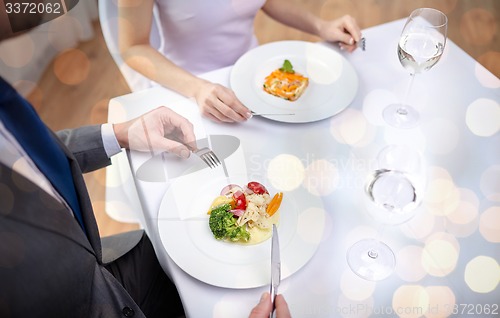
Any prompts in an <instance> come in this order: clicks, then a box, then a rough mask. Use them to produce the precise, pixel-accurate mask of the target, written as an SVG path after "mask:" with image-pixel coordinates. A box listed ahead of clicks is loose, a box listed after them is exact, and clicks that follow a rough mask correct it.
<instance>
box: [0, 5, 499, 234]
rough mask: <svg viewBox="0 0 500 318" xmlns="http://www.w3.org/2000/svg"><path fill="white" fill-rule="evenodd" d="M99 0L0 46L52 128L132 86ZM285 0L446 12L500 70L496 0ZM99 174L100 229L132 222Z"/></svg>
mask: <svg viewBox="0 0 500 318" xmlns="http://www.w3.org/2000/svg"><path fill="white" fill-rule="evenodd" d="M98 1H116V0H84V1H80V2H79V4H78V5H77V7H75V8H74V9H73V10H71V11H70V12H69V13H68V14H67V15H65V16H63V17H60V18H58V19H56V20H53V21H51V22H49V23H47V24H45V25H42V26H41V27H40V28H37V29H35V30H33V31H31V32H29V33H28V34H25V35H23V36H22V37H19V38H15V39H12V40H9V41H5V42H3V43H2V44H1V45H0V75H1V76H2V77H4V78H5V79H7V80H8V81H10V82H11V83H12V84H13V85H15V87H16V88H17V89H18V90H19V91H20V92H21V93H22V94H23V95H24V96H26V97H27V98H28V100H29V101H30V102H31V103H32V104H33V105H34V106H35V108H36V109H37V111H38V113H39V114H40V116H41V117H42V119H43V120H44V121H45V122H46V123H47V124H48V125H49V127H50V128H52V129H53V130H59V129H64V128H73V127H78V126H82V125H90V124H100V123H104V122H106V121H107V107H108V102H109V100H110V99H111V98H113V97H116V96H119V95H124V94H127V93H129V92H130V89H129V87H128V86H127V84H126V82H125V80H124V79H123V77H122V75H121V73H120V71H119V70H118V68H117V66H116V64H115V63H114V61H113V60H112V58H111V56H110V54H109V51H108V50H107V47H106V43H105V42H104V39H103V36H102V33H101V25H100V21H99V18H98V16H99V14H98ZM289 1H290V2H294V3H298V4H300V5H301V6H303V7H304V8H305V10H309V11H311V12H314V13H316V14H317V15H319V16H321V17H323V18H325V19H334V18H337V17H340V16H342V15H344V14H350V15H352V16H353V17H354V18H355V19H356V20H357V22H358V24H359V25H360V27H361V28H362V29H366V28H369V27H371V26H375V25H378V24H382V23H385V22H390V21H393V20H397V19H401V18H405V17H406V16H408V15H409V13H410V12H411V11H412V10H413V9H416V8H419V7H432V8H436V9H438V10H441V11H443V12H444V13H445V14H446V15H447V16H448V19H449V26H448V37H449V39H450V40H452V41H453V42H455V44H457V45H458V46H459V47H461V48H462V49H463V50H464V51H465V52H466V53H467V54H469V55H470V56H472V57H473V58H474V59H475V60H476V61H478V63H480V64H482V65H483V66H484V67H486V68H487V69H488V70H489V71H490V72H492V73H493V74H494V75H496V76H497V77H500V38H499V37H500V31H499V26H500V22H499V20H500V1H499V0H412V1H408V0H289ZM255 33H256V35H257V38H258V40H259V41H260V43H261V44H264V43H268V42H272V41H279V40H305V41H318V40H319V39H318V38H316V37H313V36H311V35H308V34H305V33H302V32H300V31H296V30H294V29H290V28H288V27H285V26H283V25H281V24H278V23H276V22H274V21H272V20H271V19H270V18H268V17H267V16H266V15H265V14H263V13H259V14H258V16H257V18H256V21H255ZM366 41H367V50H368V52H369V49H370V46H376V45H384V43H372V42H370V39H366ZM394 58H396V48H394ZM166 106H168V105H166ZM105 178H106V174H105V170H104V169H102V170H100V171H96V172H93V173H89V174H87V175H85V180H86V183H87V187H88V189H89V192H90V196H91V200H92V204H93V206H94V210H95V213H96V217H97V221H98V224H99V228H100V232H101V235H102V236H105V235H110V234H115V233H120V232H124V231H128V230H131V229H136V228H138V225H137V224H133V223H121V222H118V221H116V220H113V219H112V218H110V217H109V216H108V215H107V214H106V212H105V210H104V199H105Z"/></svg>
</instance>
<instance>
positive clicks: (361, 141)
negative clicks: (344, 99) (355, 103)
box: [330, 108, 375, 147]
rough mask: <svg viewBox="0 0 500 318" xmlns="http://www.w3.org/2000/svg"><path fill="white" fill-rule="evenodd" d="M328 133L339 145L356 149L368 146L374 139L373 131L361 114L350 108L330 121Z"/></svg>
mask: <svg viewBox="0 0 500 318" xmlns="http://www.w3.org/2000/svg"><path fill="white" fill-rule="evenodd" d="M330 133H331V134H332V136H333V137H334V138H335V140H337V141H338V142H339V143H343V144H348V145H351V146H356V147H361V146H365V145H367V144H369V143H370V142H371V141H372V140H373V138H374V137H375V129H374V127H373V126H372V125H369V124H368V122H367V120H366V118H365V116H363V113H361V112H360V111H358V110H355V109H351V108H348V109H346V110H345V111H343V112H342V113H341V114H339V115H337V116H334V117H333V118H332V119H331V120H330Z"/></svg>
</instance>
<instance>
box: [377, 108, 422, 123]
mask: <svg viewBox="0 0 500 318" xmlns="http://www.w3.org/2000/svg"><path fill="white" fill-rule="evenodd" d="M382 115H383V117H384V120H385V121H386V122H387V123H388V124H389V125H391V126H394V127H396V128H405V129H409V128H413V127H415V126H417V124H418V120H419V117H420V116H419V114H418V112H417V111H416V110H415V108H413V107H411V106H409V105H403V104H391V105H389V106H387V107H386V108H385V109H384V112H383V113H382Z"/></svg>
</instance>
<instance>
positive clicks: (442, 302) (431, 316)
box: [425, 286, 456, 318]
mask: <svg viewBox="0 0 500 318" xmlns="http://www.w3.org/2000/svg"><path fill="white" fill-rule="evenodd" d="M425 290H426V292H427V294H428V295H429V307H428V309H427V312H426V314H425V317H427V318H443V317H449V316H450V315H451V314H452V313H453V308H454V305H455V302H456V297H455V294H454V293H453V291H452V290H451V289H450V287H448V286H428V287H426V288H425Z"/></svg>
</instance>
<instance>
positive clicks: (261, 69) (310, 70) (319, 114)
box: [230, 41, 358, 123]
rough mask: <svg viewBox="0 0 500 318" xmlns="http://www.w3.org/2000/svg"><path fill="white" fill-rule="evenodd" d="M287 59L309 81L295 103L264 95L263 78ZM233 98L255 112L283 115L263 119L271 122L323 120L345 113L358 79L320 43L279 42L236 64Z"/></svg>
mask: <svg viewBox="0 0 500 318" xmlns="http://www.w3.org/2000/svg"><path fill="white" fill-rule="evenodd" d="M285 59H288V60H289V61H290V62H291V63H292V65H293V67H294V70H295V71H297V72H299V73H301V74H303V75H305V76H307V77H308V78H309V86H308V87H307V89H306V91H305V92H304V94H303V95H302V96H301V97H300V98H299V99H298V100H296V101H287V100H284V99H281V98H279V97H276V96H272V95H270V94H268V93H266V92H265V91H264V90H263V89H262V85H263V83H264V79H265V77H266V76H267V75H269V74H270V73H271V72H272V71H273V70H275V69H277V68H280V67H281V66H282V65H283V61H284V60H285ZM230 85H231V88H232V89H233V91H234V92H235V94H236V96H237V97H238V98H239V99H240V100H241V102H242V103H243V104H244V105H246V106H247V107H248V108H250V109H252V110H253V111H254V112H256V113H266V114H267V113H272V114H286V113H295V115H293V116H287V115H278V116H264V117H267V118H269V119H272V120H276V121H282V122H290V123H304V122H313V121H317V120H321V119H325V118H328V117H331V116H333V115H336V114H337V113H339V112H341V111H342V110H344V109H345V108H346V107H348V106H349V104H350V103H351V102H352V100H353V99H354V97H355V96H356V92H357V90H358V76H357V74H356V71H355V70H354V68H353V67H352V65H351V64H350V63H349V62H348V61H347V60H346V59H345V58H344V57H343V56H342V55H341V54H339V53H338V52H336V51H334V50H333V49H330V48H328V47H326V46H325V45H322V44H320V43H311V42H303V41H280V42H273V43H269V44H264V45H261V46H259V47H256V48H255V49H252V50H250V51H248V52H247V53H246V54H244V55H243V56H242V57H241V58H240V59H239V60H238V61H236V63H235V65H234V67H233V68H232V70H231V74H230Z"/></svg>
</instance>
